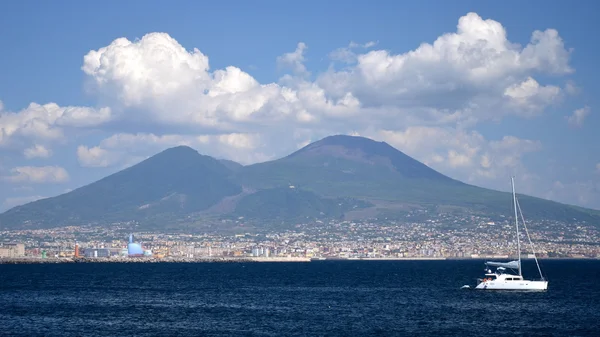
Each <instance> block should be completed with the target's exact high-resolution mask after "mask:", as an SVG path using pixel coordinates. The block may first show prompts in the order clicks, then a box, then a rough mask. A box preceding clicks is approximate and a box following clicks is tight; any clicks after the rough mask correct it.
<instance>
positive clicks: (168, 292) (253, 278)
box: [0, 260, 600, 337]
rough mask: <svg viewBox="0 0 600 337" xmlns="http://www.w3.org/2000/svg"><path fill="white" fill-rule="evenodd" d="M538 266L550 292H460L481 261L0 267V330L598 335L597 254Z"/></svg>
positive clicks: (528, 265)
mask: <svg viewBox="0 0 600 337" xmlns="http://www.w3.org/2000/svg"><path fill="white" fill-rule="evenodd" d="M540 264H541V266H542V271H543V272H544V274H545V276H546V278H547V279H548V280H549V288H548V290H547V291H545V292H511V291H478V290H465V289H461V287H462V286H463V285H465V284H468V285H471V286H474V285H475V284H476V279H477V278H478V277H482V275H483V267H484V265H483V261H481V260H444V261H313V262H305V263H302V262H291V263H290V262H258V263H257V262H249V263H82V264H28V265H25V264H24V265H0V335H1V336H479V337H481V336H600V281H599V271H600V261H599V260H541V261H540ZM536 274H537V269H536V267H535V263H534V262H533V260H525V261H524V275H525V276H530V277H535V276H536Z"/></svg>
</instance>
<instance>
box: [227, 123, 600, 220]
mask: <svg viewBox="0 0 600 337" xmlns="http://www.w3.org/2000/svg"><path fill="white" fill-rule="evenodd" d="M237 177H238V180H239V181H240V183H243V184H244V185H246V186H252V187H253V188H257V189H261V188H276V187H281V186H287V185H294V186H296V187H300V188H302V189H306V190H308V191H313V192H315V193H317V194H319V195H322V196H326V197H346V198H357V199H363V200H368V201H372V202H374V203H377V200H381V201H385V204H386V205H390V204H391V205H393V207H391V209H388V210H385V209H382V211H385V214H387V215H390V214H391V215H393V210H394V209H397V207H396V205H411V206H419V207H427V208H432V209H437V208H444V209H454V210H458V211H468V212H477V213H481V214H490V215H505V216H509V215H510V214H512V213H511V208H510V205H511V200H512V196H511V195H510V193H505V192H498V191H494V190H490V189H485V188H480V187H477V186H472V185H468V184H465V183H462V182H460V181H457V180H454V179H452V178H450V177H447V176H445V175H443V174H441V173H439V172H437V171H435V170H433V169H431V168H430V167H428V166H426V165H424V164H422V163H420V162H418V161H417V160H415V159H413V158H411V157H409V156H407V155H406V154H404V153H402V152H401V151H398V150H397V149H395V148H393V147H392V146H390V145H388V144H387V143H385V142H376V141H373V140H371V139H368V138H363V137H354V136H344V135H336V136H330V137H326V138H324V139H322V140H320V141H317V142H315V143H312V144H309V145H307V146H305V147H304V148H302V149H300V150H298V151H296V152H294V153H292V154H290V155H288V156H287V157H284V158H281V159H277V160H274V161H270V162H265V163H259V164H254V165H250V166H246V167H244V168H243V170H241V171H239V172H238V174H237ZM507 182H508V177H507ZM519 200H520V202H521V205H522V207H523V209H524V212H525V213H526V214H527V216H528V218H531V219H540V218H545V219H559V220H563V221H570V220H573V219H577V220H586V221H597V220H600V213H599V212H597V211H594V210H587V209H584V208H580V207H576V206H570V205H564V204H560V203H557V202H552V201H548V200H544V199H540V198H534V197H530V196H525V195H520V196H519ZM443 206H451V207H443ZM390 211H392V213H390Z"/></svg>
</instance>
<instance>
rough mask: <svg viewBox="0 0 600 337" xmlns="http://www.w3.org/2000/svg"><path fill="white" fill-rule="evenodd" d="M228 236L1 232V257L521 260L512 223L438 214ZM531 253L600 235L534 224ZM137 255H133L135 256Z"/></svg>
mask: <svg viewBox="0 0 600 337" xmlns="http://www.w3.org/2000/svg"><path fill="white" fill-rule="evenodd" d="M230 221H231V222H232V223H229V224H226V225H229V227H230V228H232V227H233V228H236V230H231V231H227V232H223V231H220V232H215V231H213V232H204V233H202V232H196V233H193V232H182V231H177V232H172V233H168V232H160V231H144V230H141V229H139V224H137V223H135V222H129V223H116V224H112V225H111V226H91V225H90V226H69V227H60V228H52V229H23V230H12V231H2V232H0V260H10V259H15V258H16V259H20V260H24V261H37V260H43V259H47V260H61V259H62V260H65V261H66V260H72V259H73V258H81V259H86V260H95V259H96V260H98V261H100V260H102V261H119V260H122V259H124V258H125V259H126V258H127V257H128V251H127V247H128V245H129V244H131V243H132V241H130V242H128V238H129V235H130V234H131V233H133V236H132V239H134V240H135V242H136V245H140V247H143V248H142V250H140V252H139V253H140V254H137V255H136V256H135V257H136V258H138V260H139V259H142V260H153V261H197V260H227V261H235V260H244V261H252V260H255V261H310V260H311V259H465V258H511V257H514V256H515V255H516V250H517V249H516V238H515V234H514V222H511V221H510V219H509V218H506V219H500V220H498V219H496V220H492V219H488V218H485V217H481V216H475V215H472V216H454V215H450V214H437V215H432V216H430V217H428V218H427V219H425V220H422V219H421V220H414V221H411V220H410V217H408V218H407V219H403V221H397V220H396V221H392V220H385V219H375V220H371V221H340V220H338V221H334V220H332V221H327V222H324V221H313V222H310V223H305V224H295V225H291V226H288V227H287V228H285V229H280V230H274V229H269V230H267V229H265V230H253V231H247V232H245V231H244V230H243V229H244V227H243V225H244V221H243V219H238V220H230ZM527 229H528V231H529V233H530V235H531V239H532V241H533V244H534V245H533V249H534V250H533V249H532V246H531V245H530V243H529V242H528V241H527V237H526V236H525V235H524V234H522V235H521V238H520V239H521V247H522V257H523V258H527V257H532V253H533V252H535V254H536V255H537V257H538V258H600V230H599V229H598V227H597V226H596V225H595V224H589V223H585V222H581V223H576V224H573V223H571V224H564V223H561V222H557V221H550V220H548V221H536V222H533V223H530V224H528V228H527ZM129 255H131V254H129Z"/></svg>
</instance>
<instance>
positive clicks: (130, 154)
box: [0, 13, 575, 186]
mask: <svg viewBox="0 0 600 337" xmlns="http://www.w3.org/2000/svg"><path fill="white" fill-rule="evenodd" d="M376 45H377V43H376V42H367V43H363V44H358V43H355V42H351V43H350V44H349V45H348V46H346V47H343V48H339V49H337V50H334V51H333V52H332V53H331V54H329V58H330V59H331V60H332V61H333V63H332V66H331V67H330V68H329V69H328V70H327V71H325V72H323V73H321V74H317V75H316V77H315V78H316V79H315V80H311V79H310V78H311V77H310V76H308V75H310V72H309V70H308V69H307V68H306V65H305V63H306V52H307V50H308V46H307V45H306V44H305V43H303V42H299V43H298V44H297V45H296V46H295V50H292V51H290V52H288V53H284V54H283V55H281V56H279V57H277V58H276V59H275V61H276V62H277V65H278V66H280V67H282V68H285V69H286V70H290V71H288V73H287V74H285V75H284V76H282V77H281V78H280V79H278V81H277V82H275V83H260V82H259V81H257V80H256V79H255V78H253V77H252V76H251V75H250V74H248V73H246V72H245V71H243V70H242V69H240V68H238V67H234V66H228V67H224V68H222V69H211V67H210V62H209V57H208V56H207V55H206V54H204V53H203V52H201V51H200V50H199V49H197V48H193V49H186V48H185V47H184V46H182V45H181V44H180V43H179V42H178V41H177V40H176V39H175V38H174V37H171V36H170V35H169V34H166V33H160V32H155V33H149V34H146V35H144V36H143V37H142V38H141V39H138V40H134V41H130V40H128V39H126V38H118V39H115V40H114V41H112V42H111V43H110V44H108V45H106V46H104V47H101V48H98V49H95V50H91V51H89V52H88V53H87V54H86V55H85V56H84V58H83V64H82V66H81V69H82V71H83V73H84V74H85V75H86V80H87V82H88V83H87V84H88V89H89V91H90V93H91V94H92V95H93V97H96V98H98V100H99V101H100V102H106V104H105V105H106V106H109V108H102V109H92V108H83V107H59V106H57V105H56V104H53V103H50V104H46V105H37V104H32V105H31V106H29V107H28V108H26V109H24V110H23V111H20V112H18V113H7V112H4V111H2V110H1V109H0V113H1V115H0V146H4V145H8V144H15V143H18V144H20V146H22V147H21V150H23V149H26V148H27V149H28V150H30V152H29V154H30V156H31V157H35V155H33V154H34V153H36V154H38V155H37V157H42V155H41V154H42V153H43V151H38V150H40V149H38V148H37V145H39V146H43V147H44V149H47V150H48V153H49V155H50V154H51V152H50V146H49V145H48V144H50V143H52V142H53V141H54V142H56V141H59V140H62V141H70V140H71V139H78V142H79V143H77V145H79V147H78V148H77V151H76V155H77V158H78V161H79V164H80V165H81V166H83V167H122V166H126V165H130V164H132V163H135V162H137V161H139V160H142V159H144V158H147V157H148V156H150V155H153V154H155V153H157V152H159V151H161V150H164V149H165V148H168V147H172V146H176V145H189V146H191V147H193V148H195V149H198V150H199V151H200V152H201V153H203V154H208V155H212V156H215V157H219V158H228V159H232V160H236V161H239V162H241V163H244V164H249V163H254V162H259V161H264V160H268V159H273V158H276V157H280V156H282V155H285V154H287V153H289V152H291V151H293V150H295V149H297V148H299V147H301V146H303V145H306V144H307V143H308V142H311V141H315V140H318V139H320V138H323V137H325V136H328V135H331V134H338V133H343V134H350V133H356V134H361V135H364V136H368V137H372V138H376V139H381V140H386V141H388V142H389V143H390V144H392V145H394V146H397V147H399V148H400V149H401V150H403V151H405V152H407V153H408V154H409V155H412V156H414V157H416V158H417V159H419V160H422V161H424V162H426V163H427V164H429V165H431V166H433V167H434V168H436V169H438V170H440V171H442V172H443V173H446V174H449V175H452V176H453V177H456V178H459V179H464V180H467V181H471V182H477V183H481V184H482V185H484V186H489V183H488V182H489V181H491V180H493V179H500V178H502V179H504V177H505V175H507V172H509V171H510V172H511V173H514V172H515V171H517V172H519V173H521V174H520V175H521V176H527V175H526V174H527V172H526V170H525V168H524V167H523V165H522V164H521V158H522V157H523V156H525V155H526V154H527V153H531V152H535V151H538V150H539V149H540V147H541V145H540V144H539V142H537V141H535V140H526V139H519V138H516V137H510V136H507V137H504V138H500V139H496V140H490V139H486V138H485V137H484V136H483V135H482V134H481V133H479V132H477V131H475V130H474V129H473V128H474V127H475V126H477V123H479V122H481V121H485V120H496V121H498V120H501V119H502V118H504V117H505V116H507V115H515V116H519V117H535V116H538V115H540V114H543V112H544V111H545V109H546V108H547V107H548V106H549V105H551V104H557V103H559V102H560V101H561V97H562V95H563V91H566V92H567V93H568V94H572V93H574V92H575V89H574V88H575V84H574V83H572V82H566V85H565V86H564V89H561V87H559V86H558V85H556V84H554V83H546V81H547V80H546V78H556V77H548V76H540V75H547V74H552V75H557V76H566V75H569V74H571V73H572V72H573V71H574V70H573V68H572V67H571V66H570V65H569V59H570V53H571V51H570V50H568V49H566V48H565V45H564V43H563V40H562V38H561V37H560V36H559V34H558V32H557V31H556V30H554V29H546V30H544V31H534V32H533V33H532V35H531V39H530V41H529V43H528V44H526V45H525V46H520V45H518V44H516V43H513V42H511V41H510V40H509V39H508V33H507V31H506V29H505V28H504V27H503V26H502V25H501V24H500V23H499V22H497V21H494V20H491V19H484V18H481V17H480V16H479V15H477V14H475V13H468V14H466V15H464V16H463V17H461V18H460V19H459V20H458V24H457V27H456V30H455V31H454V32H449V33H446V34H442V35H441V36H439V37H438V38H437V39H435V40H434V41H432V42H425V43H422V44H421V45H419V46H415V47H416V48H414V49H413V50H409V51H406V52H404V53H399V54H394V53H392V52H390V51H387V50H382V49H377V48H376ZM192 47H193V46H192ZM293 48H294V46H290V49H293ZM274 58H275V57H274ZM340 63H342V66H341V67H340ZM563 83H564V82H563ZM0 106H1V104H0ZM102 106H104V105H102ZM107 122H111V123H109V124H107ZM107 125H108V126H107ZM81 128H88V129H89V128H93V129H100V130H101V132H102V133H101V134H103V135H105V136H106V138H105V139H103V140H101V141H98V139H97V138H96V139H94V140H93V141H90V140H89V139H85V137H81V138H76V137H70V134H68V133H69V132H72V131H73V130H76V129H77V130H79V129H81ZM26 151H27V150H25V152H26ZM36 151H37V152H36ZM25 152H24V153H25ZM74 154H75V153H74ZM26 156H27V155H26ZM19 174H20V173H19ZM486 179H487V180H486Z"/></svg>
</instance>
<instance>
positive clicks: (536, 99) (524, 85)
mask: <svg viewBox="0 0 600 337" xmlns="http://www.w3.org/2000/svg"><path fill="white" fill-rule="evenodd" d="M504 95H505V96H507V97H509V100H510V103H511V104H513V105H514V106H516V107H520V108H522V109H523V111H528V112H530V113H533V114H535V113H537V112H539V111H541V110H542V109H543V108H544V107H546V106H547V105H549V104H551V103H552V102H554V101H555V100H556V99H557V98H558V97H559V96H560V88H559V87H557V86H552V85H549V86H540V84H539V83H538V82H537V81H536V80H534V79H533V78H531V77H528V78H527V79H526V80H525V81H523V82H521V83H519V84H514V85H511V86H510V87H508V88H506V90H505V91H504Z"/></svg>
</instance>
